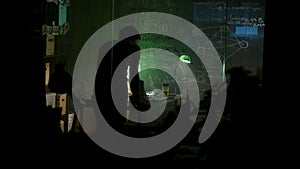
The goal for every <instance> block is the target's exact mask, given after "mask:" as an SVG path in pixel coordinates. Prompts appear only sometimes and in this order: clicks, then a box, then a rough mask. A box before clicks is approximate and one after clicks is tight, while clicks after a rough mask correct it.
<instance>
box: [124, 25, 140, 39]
mask: <svg viewBox="0 0 300 169" xmlns="http://www.w3.org/2000/svg"><path fill="white" fill-rule="evenodd" d="M126 36H130V37H128V38H126V40H130V41H134V42H135V41H136V40H140V34H139V32H138V31H137V30H136V28H135V27H133V26H131V25H130V26H125V27H123V28H122V29H121V30H120V31H119V39H124V37H126Z"/></svg>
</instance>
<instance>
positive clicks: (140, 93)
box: [95, 26, 150, 127]
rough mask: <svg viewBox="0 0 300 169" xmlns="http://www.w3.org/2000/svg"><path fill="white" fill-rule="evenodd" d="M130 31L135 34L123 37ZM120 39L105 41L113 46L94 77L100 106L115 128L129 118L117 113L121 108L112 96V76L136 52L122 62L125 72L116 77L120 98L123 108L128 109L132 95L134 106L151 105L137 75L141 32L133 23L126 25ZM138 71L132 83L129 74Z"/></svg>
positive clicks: (138, 107)
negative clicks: (118, 108)
mask: <svg viewBox="0 0 300 169" xmlns="http://www.w3.org/2000/svg"><path fill="white" fill-rule="evenodd" d="M127 34H131V35H133V36H130V37H127V38H125V39H124V38H123V37H124V36H125V35H127ZM119 38H120V40H118V41H116V42H107V43H106V44H104V45H111V44H113V45H112V46H111V49H110V50H109V51H108V52H107V53H106V54H105V56H104V58H103V59H102V61H101V63H99V67H98V71H97V74H96V80H95V95H96V100H97V103H98V106H99V108H100V110H101V112H102V114H103V116H104V117H105V118H106V120H107V121H108V122H110V123H111V124H113V125H112V127H114V125H115V126H118V125H119V124H122V123H123V122H125V120H126V119H125V118H123V117H121V115H120V114H119V113H117V112H118V110H117V109H116V106H115V105H114V103H113V99H112V96H111V95H112V94H111V83H112V77H113V75H114V73H115V71H116V69H117V68H118V69H120V68H119V66H120V63H121V62H122V61H124V59H125V58H127V57H128V56H130V55H131V54H133V53H134V55H133V56H131V57H130V58H129V59H128V60H126V62H125V64H122V66H121V72H122V75H121V76H118V77H120V78H118V79H117V80H118V100H119V101H120V102H122V103H118V104H120V105H122V106H121V107H122V109H121V110H124V111H126V110H127V102H128V98H130V101H131V102H132V105H133V106H135V108H137V109H138V110H140V111H143V110H147V109H149V108H150V102H149V100H147V99H146V98H145V95H146V92H145V90H144V88H143V87H144V86H143V81H142V80H141V79H140V77H139V75H138V68H139V59H140V52H139V51H140V47H139V46H138V44H137V41H138V40H139V39H140V35H139V34H138V32H137V30H136V29H135V28H134V27H133V26H125V27H124V28H122V29H121V30H120V31H119ZM122 39H124V40H122ZM100 50H101V48H100ZM135 74H136V76H134V77H131V78H132V80H131V82H130V84H129V79H130V76H133V75H135ZM129 95H131V96H129ZM123 113H124V112H123Z"/></svg>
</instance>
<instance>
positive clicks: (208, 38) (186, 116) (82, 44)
mask: <svg viewBox="0 0 300 169" xmlns="http://www.w3.org/2000/svg"><path fill="white" fill-rule="evenodd" d="M267 7H268V4H266V2H265V1H263V0H239V1H238V0H166V1H159V0H126V1H123V0H101V1H97V0H91V1H76V0H40V1H37V3H36V4H35V5H33V6H32V8H34V9H33V11H34V14H33V17H34V18H35V19H34V21H33V23H32V25H31V26H30V29H32V30H30V31H31V32H34V33H31V36H30V37H28V38H29V39H30V40H31V41H32V43H31V45H32V48H30V50H31V51H29V52H30V53H31V54H32V57H33V58H34V62H33V63H32V64H35V65H39V66H35V67H32V68H31V69H29V70H27V71H32V72H35V77H38V78H35V80H33V81H34V82H37V84H36V85H34V86H36V87H33V88H34V90H36V89H39V90H38V91H39V92H38V91H37V92H36V94H32V95H31V96H32V97H34V98H35V100H38V101H37V103H39V104H38V105H40V106H38V108H36V109H38V111H37V112H35V113H34V115H33V116H34V117H35V118H34V119H39V120H35V121H36V123H35V124H33V125H34V126H35V127H37V126H39V127H38V128H39V129H40V130H41V132H39V139H38V140H39V141H36V142H35V143H36V144H40V143H42V145H43V151H44V152H52V151H53V152H56V153H57V154H60V156H61V155H62V154H65V156H72V154H73V155H75V154H76V153H78V154H80V153H81V154H86V156H85V157H87V156H88V157H95V158H97V159H98V160H99V162H100V161H103V162H105V161H106V160H108V161H109V160H113V161H120V162H124V163H126V164H127V163H128V164H131V163H138V162H142V163H144V164H146V163H150V164H151V163H152V162H154V161H158V162H166V163H170V164H174V167H177V166H178V167H179V166H181V165H188V166H191V168H201V165H203V166H206V165H210V164H211V165H215V164H216V163H215V162H219V161H224V160H226V161H227V163H226V165H228V166H231V165H233V163H235V161H245V162H246V161H248V160H251V158H253V157H252V156H251V155H250V154H253V153H255V152H257V151H259V148H258V146H257V145H259V144H262V143H260V142H259V140H258V139H257V138H258V137H259V136H258V134H260V132H261V131H260V129H259V128H258V125H257V126H255V125H253V123H257V124H259V123H261V121H259V120H258V119H256V118H255V116H254V114H259V113H260V111H262V110H261V107H262V106H263V98H262V94H263V92H262V91H263V86H264V84H263V81H264V76H263V75H264V73H265V72H264V66H265V65H264V64H265V55H266V54H265V52H266V47H268V46H266V45H265V43H266V39H267V36H265V35H266V34H267V33H268V32H267V28H268V22H267V21H268V20H266V16H268V13H267V10H266V9H267ZM36 70H40V71H36ZM40 118H42V119H43V120H40ZM62 156H64V155H62ZM256 158H259V155H257V157H256ZM252 160H253V159H252ZM224 165H225V164H224ZM179 168H182V167H179Z"/></svg>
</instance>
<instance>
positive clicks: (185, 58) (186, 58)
mask: <svg viewBox="0 0 300 169" xmlns="http://www.w3.org/2000/svg"><path fill="white" fill-rule="evenodd" d="M180 60H181V61H182V62H184V63H192V59H191V57H190V56H189V55H181V56H180Z"/></svg>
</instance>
